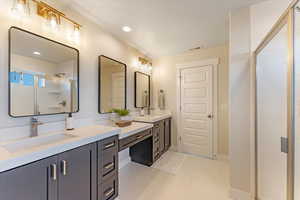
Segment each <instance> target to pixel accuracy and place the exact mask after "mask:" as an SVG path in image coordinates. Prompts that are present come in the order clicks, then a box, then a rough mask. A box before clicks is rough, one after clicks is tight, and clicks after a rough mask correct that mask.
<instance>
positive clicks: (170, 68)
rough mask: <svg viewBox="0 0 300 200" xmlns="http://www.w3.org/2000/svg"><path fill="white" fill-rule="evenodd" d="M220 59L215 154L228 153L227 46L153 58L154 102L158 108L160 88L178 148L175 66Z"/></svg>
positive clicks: (173, 140) (173, 141) (173, 142)
mask: <svg viewBox="0 0 300 200" xmlns="http://www.w3.org/2000/svg"><path fill="white" fill-rule="evenodd" d="M217 57H218V58H220V66H219V75H218V82H219V83H218V87H219V101H218V106H219V133H218V154H222V155H227V154H228V47H227V46H226V45H223V46H218V47H215V48H208V49H200V50H195V51H189V52H186V53H183V54H180V55H176V56H168V57H162V58H158V59H154V62H153V64H154V71H153V84H154V87H153V94H154V95H153V96H154V97H153V99H154V106H155V107H157V96H158V92H159V90H160V89H163V90H164V91H165V93H166V107H167V109H169V110H171V111H172V113H173V119H174V120H173V125H172V128H173V132H172V134H173V136H172V144H173V145H175V147H176V145H177V128H176V126H177V120H176V108H177V101H176V95H177V94H176V93H177V92H176V90H177V88H176V64H181V63H187V62H192V61H198V60H205V59H209V58H217Z"/></svg>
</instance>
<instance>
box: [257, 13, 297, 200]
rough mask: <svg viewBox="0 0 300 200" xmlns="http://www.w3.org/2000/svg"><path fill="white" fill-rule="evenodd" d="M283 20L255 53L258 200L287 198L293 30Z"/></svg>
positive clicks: (287, 199)
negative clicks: (291, 40)
mask: <svg viewBox="0 0 300 200" xmlns="http://www.w3.org/2000/svg"><path fill="white" fill-rule="evenodd" d="M288 19H289V16H287V17H286V18H284V19H283V20H282V21H281V23H279V24H278V26H277V28H276V29H275V30H274V31H273V32H272V34H271V35H269V38H268V40H267V41H266V42H265V43H264V44H263V45H262V46H261V48H260V49H259V50H258V51H257V52H256V53H257V56H256V95H257V96H256V117H257V118H256V178H257V179H256V183H257V184H256V186H257V187H256V189H257V191H256V192H257V199H259V200H290V198H289V197H288V192H289V191H288V188H289V185H288V169H289V168H288V138H289V135H290V133H289V132H290V121H291V120H290V119H291V117H290V116H291V112H290V106H291V102H292V101H291V96H290V95H291V93H290V91H291V84H290V82H291V77H290V66H291V63H290V59H289V58H290V51H289V49H290V48H289V47H290V45H289V43H290V31H289V30H290V26H289V23H288Z"/></svg>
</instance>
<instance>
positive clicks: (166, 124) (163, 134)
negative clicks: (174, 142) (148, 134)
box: [153, 118, 171, 161]
mask: <svg viewBox="0 0 300 200" xmlns="http://www.w3.org/2000/svg"><path fill="white" fill-rule="evenodd" d="M153 132H154V134H153V135H154V136H153V160H154V161H156V160H157V159H158V158H159V157H160V156H161V155H162V154H164V153H165V152H166V151H168V150H169V148H170V146H171V118H168V119H165V120H161V121H158V122H155V123H154V127H153Z"/></svg>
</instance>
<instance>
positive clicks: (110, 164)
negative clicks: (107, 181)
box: [104, 162, 115, 169]
mask: <svg viewBox="0 0 300 200" xmlns="http://www.w3.org/2000/svg"><path fill="white" fill-rule="evenodd" d="M114 166H115V163H113V162H112V163H109V164H108V165H106V166H104V168H105V169H111V168H113V167H114Z"/></svg>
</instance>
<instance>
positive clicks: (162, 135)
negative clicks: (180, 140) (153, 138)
mask: <svg viewBox="0 0 300 200" xmlns="http://www.w3.org/2000/svg"><path fill="white" fill-rule="evenodd" d="M164 149H165V123H164V121H160V122H159V152H160V154H162V153H163V152H164Z"/></svg>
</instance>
